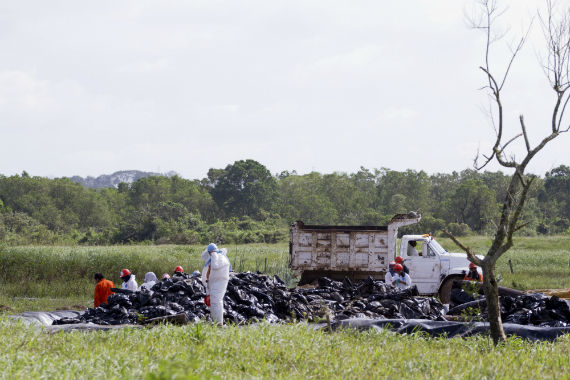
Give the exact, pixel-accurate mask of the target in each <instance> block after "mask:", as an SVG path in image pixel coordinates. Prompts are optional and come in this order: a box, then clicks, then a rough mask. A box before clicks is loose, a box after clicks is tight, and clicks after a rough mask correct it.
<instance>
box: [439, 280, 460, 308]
mask: <svg viewBox="0 0 570 380" xmlns="http://www.w3.org/2000/svg"><path fill="white" fill-rule="evenodd" d="M460 280H463V276H461V275H455V276H449V277H446V278H445V280H443V282H442V283H441V286H440V287H439V291H438V292H437V294H438V295H439V300H440V302H441V303H449V296H450V294H451V286H452V285H453V282H454V281H460Z"/></svg>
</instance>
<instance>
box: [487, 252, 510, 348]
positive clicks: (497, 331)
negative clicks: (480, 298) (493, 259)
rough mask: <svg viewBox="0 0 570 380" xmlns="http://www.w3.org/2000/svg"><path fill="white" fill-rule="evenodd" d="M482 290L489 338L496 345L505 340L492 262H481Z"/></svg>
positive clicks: (497, 287)
mask: <svg viewBox="0 0 570 380" xmlns="http://www.w3.org/2000/svg"><path fill="white" fill-rule="evenodd" d="M482 268H483V292H484V293H485V299H486V300H487V315H488V319H489V327H490V329H491V338H493V343H494V344H495V345H497V344H498V343H500V342H504V341H506V340H507V337H506V335H505V331H504V330H503V323H502V321H501V308H500V305H499V286H498V284H497V278H496V275H495V265H494V263H485V262H484V263H483V267H482Z"/></svg>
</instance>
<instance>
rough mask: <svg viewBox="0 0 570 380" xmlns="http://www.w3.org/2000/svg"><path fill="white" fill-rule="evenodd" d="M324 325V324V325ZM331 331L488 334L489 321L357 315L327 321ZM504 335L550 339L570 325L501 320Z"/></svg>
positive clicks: (446, 335)
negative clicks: (431, 319) (540, 325)
mask: <svg viewBox="0 0 570 380" xmlns="http://www.w3.org/2000/svg"><path fill="white" fill-rule="evenodd" d="M326 328H328V327H326ZM331 328H332V329H333V330H337V329H340V328H353V329H358V330H368V329H374V330H382V329H388V330H390V331H394V332H397V333H399V334H413V333H417V332H422V333H425V334H427V335H428V336H430V337H445V338H454V337H461V338H466V337H470V336H473V335H490V332H489V331H490V329H489V323H486V322H450V321H445V322H444V321H430V320H424V319H408V320H405V319H381V320H378V319H368V318H357V319H348V320H343V321H338V322H335V323H333V324H331ZM503 329H504V330H505V334H506V335H507V336H517V337H520V338H523V339H526V340H531V341H544V340H546V341H553V340H555V339H556V338H558V337H560V336H561V335H564V334H570V327H536V326H524V325H519V324H514V323H503Z"/></svg>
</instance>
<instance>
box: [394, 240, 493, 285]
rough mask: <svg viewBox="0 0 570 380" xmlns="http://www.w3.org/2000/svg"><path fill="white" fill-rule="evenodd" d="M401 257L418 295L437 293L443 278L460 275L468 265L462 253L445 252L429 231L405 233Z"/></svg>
mask: <svg viewBox="0 0 570 380" xmlns="http://www.w3.org/2000/svg"><path fill="white" fill-rule="evenodd" d="M414 245H415V247H414ZM400 256H402V258H403V259H404V264H405V265H406V266H407V267H408V268H409V270H410V277H411V278H412V281H413V282H414V284H416V286H417V287H418V291H419V292H420V294H435V293H437V292H438V290H439V288H440V286H441V285H442V284H443V282H444V281H445V280H446V279H450V278H453V279H459V278H462V277H463V271H467V270H468V268H469V260H468V259H467V255H466V254H465V253H451V252H448V251H447V250H446V249H444V248H443V247H442V246H441V245H440V244H439V243H438V242H437V241H436V240H435V238H434V237H433V236H431V235H430V234H425V235H404V236H403V237H402V240H401V244H400ZM479 257H480V258H483V257H482V256H479ZM478 270H479V271H480V270H481V269H480V268H479V269H478Z"/></svg>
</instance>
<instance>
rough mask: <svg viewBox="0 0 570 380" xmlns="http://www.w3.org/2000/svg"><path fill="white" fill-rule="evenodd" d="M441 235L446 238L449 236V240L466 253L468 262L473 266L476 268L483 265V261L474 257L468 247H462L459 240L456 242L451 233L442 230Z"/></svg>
mask: <svg viewBox="0 0 570 380" xmlns="http://www.w3.org/2000/svg"><path fill="white" fill-rule="evenodd" d="M443 233H444V234H446V235H447V236H449V238H450V239H451V240H453V242H454V243H455V244H457V245H458V246H459V247H460V248H461V249H462V250H464V251H465V253H467V257H469V261H471V262H472V263H473V264H475V265H477V266H481V265H483V260H481V259H480V258H478V257H477V256H475V253H474V252H473V251H472V250H471V248H469V247H468V246H466V245H464V244H463V243H461V242H460V241H459V240H457V238H456V237H455V236H454V235H453V234H452V233H451V232H449V231H448V230H447V229H444V230H443Z"/></svg>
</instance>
